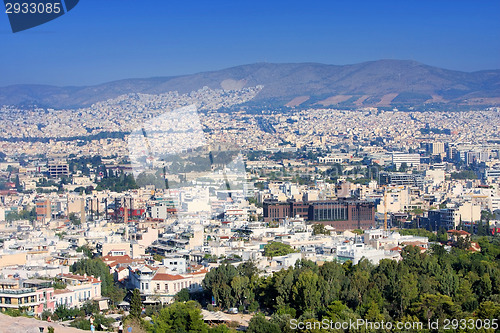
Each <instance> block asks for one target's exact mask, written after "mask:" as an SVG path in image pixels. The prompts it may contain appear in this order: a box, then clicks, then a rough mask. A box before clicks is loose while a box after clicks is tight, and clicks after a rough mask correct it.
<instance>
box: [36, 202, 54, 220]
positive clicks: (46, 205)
mask: <svg viewBox="0 0 500 333" xmlns="http://www.w3.org/2000/svg"><path fill="white" fill-rule="evenodd" d="M35 205H36V220H37V221H41V222H44V221H46V220H50V218H51V216H52V208H51V205H50V200H49V199H42V200H37V201H36V203H35Z"/></svg>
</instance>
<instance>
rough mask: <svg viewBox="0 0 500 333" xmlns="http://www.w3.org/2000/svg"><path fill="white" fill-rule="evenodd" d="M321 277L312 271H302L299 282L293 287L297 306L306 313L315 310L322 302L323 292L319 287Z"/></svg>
mask: <svg viewBox="0 0 500 333" xmlns="http://www.w3.org/2000/svg"><path fill="white" fill-rule="evenodd" d="M318 280H319V277H318V275H317V274H316V273H314V272H312V271H309V270H308V271H304V272H302V273H300V275H299V278H298V279H297V282H296V283H295V284H294V286H293V288H292V298H293V300H294V304H295V306H296V308H297V309H298V310H299V311H301V313H304V312H306V311H315V310H317V308H318V307H319V305H320V302H321V293H320V291H319V289H318Z"/></svg>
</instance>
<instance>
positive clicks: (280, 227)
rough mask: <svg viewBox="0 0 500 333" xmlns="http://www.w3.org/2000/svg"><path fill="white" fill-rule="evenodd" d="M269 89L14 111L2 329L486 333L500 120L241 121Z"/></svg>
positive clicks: (499, 190) (493, 297) (499, 194)
mask: <svg viewBox="0 0 500 333" xmlns="http://www.w3.org/2000/svg"><path fill="white" fill-rule="evenodd" d="M260 89H262V87H260V86H257V87H252V88H245V89H240V90H211V89H208V88H204V89H202V90H199V91H197V92H193V93H190V94H178V93H176V92H172V93H167V94H161V95H147V94H131V95H124V96H120V97H118V98H115V99H111V100H108V101H104V102H100V103H96V104H93V105H92V106H90V107H85V108H76V109H64V110H56V109H51V108H41V107H36V106H25V107H19V106H18V107H14V106H3V107H2V109H1V112H0V119H1V122H2V124H3V132H2V137H1V139H0V141H1V142H0V199H1V203H0V245H1V246H0V277H1V278H0V286H1V289H0V309H1V310H2V311H3V312H5V313H7V314H9V315H12V316H19V315H24V316H35V317H38V318H40V319H43V320H45V321H47V320H49V321H52V322H60V323H63V324H65V325H66V326H68V325H70V326H73V327H77V328H81V329H90V325H91V321H95V323H97V324H98V325H97V330H104V331H112V330H114V329H117V328H119V326H120V325H121V322H122V321H126V323H127V325H131V327H134V329H136V330H137V331H139V332H143V331H144V332H146V331H154V332H170V329H171V328H172V327H178V325H181V324H180V323H178V322H176V321H175V320H176V319H175V318H177V317H176V316H181V313H183V314H184V315H186V316H190V315H188V314H189V313H191V314H192V313H195V314H194V315H193V316H194V317H189V318H191V319H189V320H188V319H184V320H185V323H182V325H186V326H185V327H186V328H185V331H190V332H206V331H208V330H210V331H214V332H230V331H233V330H235V329H246V330H247V331H249V332H278V331H286V332H288V331H290V332H292V331H294V330H295V329H297V328H295V329H293V328H291V326H290V325H289V322H290V320H295V323H297V322H301V323H302V324H303V323H304V322H309V323H310V325H315V324H314V323H316V324H317V323H319V322H321V323H323V320H327V321H329V320H338V319H339V318H340V319H342V320H349V319H351V320H362V321H365V322H369V321H377V320H378V321H380V320H385V321H392V322H394V323H396V322H398V323H407V324H408V323H413V324H414V323H417V322H425V323H426V324H427V322H428V321H430V320H435V319H437V320H444V319H445V318H458V319H463V320H473V321H474V320H476V319H477V320H483V319H484V320H488V325H489V326H486V322H483V321H481V323H482V324H484V326H483V327H477V326H474V327H472V328H471V327H467V329H468V330H469V331H480V330H484V331H488V329H490V330H492V329H493V330H494V328H495V326H492V325H493V324H494V322H496V321H491V320H492V319H493V318H498V316H499V314H500V307H499V305H498V304H499V301H500V300H499V294H500V268H499V266H498V263H499V262H498V260H499V253H500V244H499V242H498V233H500V218H499V215H500V109H499V108H495V107H492V108H488V109H485V110H471V111H466V112H465V111H463V112H445V111H442V112H420V111H417V110H415V111H398V110H397V109H392V110H388V109H387V108H376V107H366V108H359V109H348V110H343V109H340V108H337V107H334V106H333V105H332V106H331V107H328V106H325V105H320V106H318V107H317V108H313V107H308V108H300V107H299V106H295V107H288V108H286V109H285V110H284V111H283V109H280V110H279V111H277V110H276V109H273V108H272V107H261V108H259V109H255V108H254V109H252V108H251V107H248V106H246V104H245V103H246V102H248V101H250V100H251V99H252V98H254V97H255V95H256V94H258V92H259V91H260ZM430 267H433V268H432V269H431V268H430ZM394 274H395V275H396V276H398V278H397V279H396V280H394V281H393V280H391V279H394V278H395V275H394ZM426 307H427V309H432V311H430V312H429V311H424V309H425V308H426ZM160 309H164V310H165V309H166V310H165V311H164V310H162V311H161V312H158V311H160ZM158 313H160V315H158ZM193 318H195V319H193ZM474 323H476V322H475V321H474ZM172 325H173V326H172ZM182 325H181V326H182ZM395 325H396V324H395ZM474 325H475V324H474ZM299 326H300V325H299ZM169 327H170V328H169ZM304 327H305V326H304ZM304 327H298V328H299V331H307V332H316V331H314V329H312V328H311V327H313V328H317V327H316V326H310V327H309V328H304ZM363 327H364V326H362V328H363ZM323 328H324V327H323ZM328 328H329V329H331V330H332V331H340V330H341V329H342V328H338V327H330V326H329V327H328ZM405 328H406V329H407V331H415V332H417V331H418V332H420V331H423V329H422V327H418V326H417V327H408V326H405ZM368 331H371V330H370V329H368Z"/></svg>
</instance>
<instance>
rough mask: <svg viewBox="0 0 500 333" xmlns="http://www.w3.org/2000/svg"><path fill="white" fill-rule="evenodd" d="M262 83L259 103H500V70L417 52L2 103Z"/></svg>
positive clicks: (28, 92) (79, 101)
mask: <svg viewBox="0 0 500 333" xmlns="http://www.w3.org/2000/svg"><path fill="white" fill-rule="evenodd" d="M256 85H263V86H264V88H263V89H262V90H261V91H260V93H259V94H258V95H257V96H256V98H255V99H254V100H253V101H252V103H257V104H258V103H263V104H266V105H269V104H270V103H272V104H273V105H281V106H289V107H297V106H300V107H302V106H345V107H410V108H411V107H418V106H421V107H425V106H430V105H431V106H432V105H433V106H436V107H443V108H452V107H457V106H458V107H460V106H462V107H472V106H481V107H486V106H499V105H500V70H484V71H477V72H461V71H454V70H448V69H443V68H437V67H433V66H428V65H425V64H421V63H418V62H416V61H411V60H377V61H370V62H363V63H359V64H352V65H341V66H340V65H326V64H319V63H293V64H274V63H256V64H250V65H242V66H236V67H231V68H227V69H222V70H217V71H210V72H203V73H197V74H190V75H181V76H171V77H154V78H145V79H125V80H119V81H113V82H108V83H103V84H99V85H95V86H82V87H76V86H70V87H57V86H50V85H29V84H21V85H11V86H6V87H0V105H39V106H42V107H53V108H74V107H84V106H89V105H91V104H93V103H95V102H98V101H103V100H106V99H110V98H114V97H117V96H119V95H123V94H129V93H147V94H159V93H164V92H168V91H178V92H179V93H187V92H191V91H194V90H198V89H201V88H203V87H204V86H207V87H209V88H212V89H221V88H222V89H240V88H243V87H250V86H256Z"/></svg>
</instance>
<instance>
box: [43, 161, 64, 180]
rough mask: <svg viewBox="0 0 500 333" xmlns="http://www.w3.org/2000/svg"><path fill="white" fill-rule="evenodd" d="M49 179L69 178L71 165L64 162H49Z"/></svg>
mask: <svg viewBox="0 0 500 333" xmlns="http://www.w3.org/2000/svg"><path fill="white" fill-rule="evenodd" d="M47 169H48V173H49V177H51V178H58V177H61V176H69V165H68V163H67V162H63V161H53V162H49V164H48V166H47Z"/></svg>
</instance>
